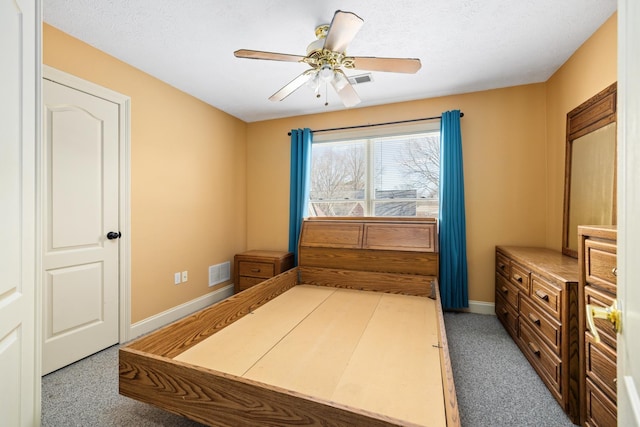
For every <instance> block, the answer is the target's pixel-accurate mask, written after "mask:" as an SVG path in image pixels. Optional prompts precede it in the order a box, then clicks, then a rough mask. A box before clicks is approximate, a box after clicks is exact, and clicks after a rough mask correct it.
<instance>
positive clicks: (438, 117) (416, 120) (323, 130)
mask: <svg viewBox="0 0 640 427" xmlns="http://www.w3.org/2000/svg"><path fill="white" fill-rule="evenodd" d="M460 117H464V113H463V112H462V111H461V112H460ZM441 118H442V116H433V117H423V118H421V119H411V120H399V121H397V122H386V123H371V124H368V125H358V126H345V127H341V128H330V129H318V130H311V132H313V133H318V132H331V131H334V130H348V129H360V128H371V127H375V126H386V125H399V124H401V123H412V122H423V121H426V120H436V119H441ZM287 135H289V136H291V132H289V133H287Z"/></svg>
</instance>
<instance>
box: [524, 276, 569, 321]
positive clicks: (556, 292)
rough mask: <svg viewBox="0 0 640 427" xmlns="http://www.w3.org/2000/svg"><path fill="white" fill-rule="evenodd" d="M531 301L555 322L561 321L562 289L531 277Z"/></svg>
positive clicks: (540, 278) (538, 277)
mask: <svg viewBox="0 0 640 427" xmlns="http://www.w3.org/2000/svg"><path fill="white" fill-rule="evenodd" d="M531 299H532V300H533V301H534V302H535V304H537V305H538V306H539V307H542V308H543V309H544V310H545V311H546V312H547V313H549V314H550V315H551V316H553V318H555V319H556V320H561V319H562V289H560V288H558V287H557V286H554V285H553V284H551V283H549V282H547V281H546V280H545V279H543V278H542V277H540V276H536V275H535V274H534V275H531Z"/></svg>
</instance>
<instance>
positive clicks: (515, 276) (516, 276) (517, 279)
mask: <svg viewBox="0 0 640 427" xmlns="http://www.w3.org/2000/svg"><path fill="white" fill-rule="evenodd" d="M513 278H514V279H516V282H519V283H522V276H520V275H518V274H516V275H514V276H513Z"/></svg>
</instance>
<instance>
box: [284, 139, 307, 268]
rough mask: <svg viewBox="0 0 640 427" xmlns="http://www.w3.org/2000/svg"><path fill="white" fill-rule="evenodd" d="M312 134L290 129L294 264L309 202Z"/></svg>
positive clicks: (291, 248)
mask: <svg viewBox="0 0 640 427" xmlns="http://www.w3.org/2000/svg"><path fill="white" fill-rule="evenodd" d="M312 135H313V134H312V133H311V130H310V129H308V128H304V129H292V130H291V182H290V191H289V252H293V254H294V259H295V264H296V265H298V238H299V237H300V230H301V228H302V218H304V217H305V216H307V210H308V204H309V182H310V181H309V177H310V170H311V140H312Z"/></svg>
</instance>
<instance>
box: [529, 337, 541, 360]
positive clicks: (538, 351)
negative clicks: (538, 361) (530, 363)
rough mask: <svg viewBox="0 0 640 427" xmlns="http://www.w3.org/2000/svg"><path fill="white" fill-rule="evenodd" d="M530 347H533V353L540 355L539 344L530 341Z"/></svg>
mask: <svg viewBox="0 0 640 427" xmlns="http://www.w3.org/2000/svg"><path fill="white" fill-rule="evenodd" d="M529 348H530V349H531V351H532V352H533V354H535V355H536V356H538V357H540V349H539V348H538V346H537V345H535V344H534V343H532V342H531V341H529Z"/></svg>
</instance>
